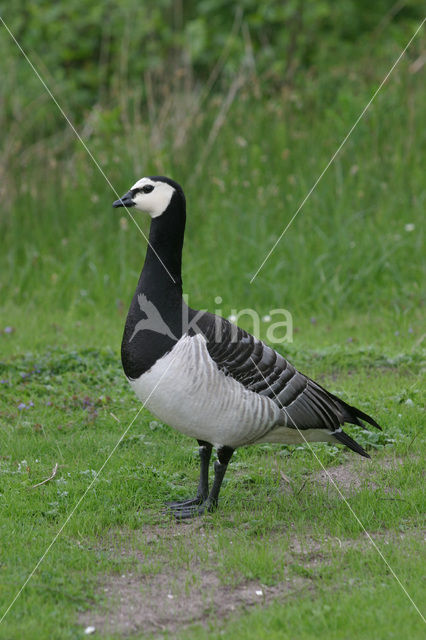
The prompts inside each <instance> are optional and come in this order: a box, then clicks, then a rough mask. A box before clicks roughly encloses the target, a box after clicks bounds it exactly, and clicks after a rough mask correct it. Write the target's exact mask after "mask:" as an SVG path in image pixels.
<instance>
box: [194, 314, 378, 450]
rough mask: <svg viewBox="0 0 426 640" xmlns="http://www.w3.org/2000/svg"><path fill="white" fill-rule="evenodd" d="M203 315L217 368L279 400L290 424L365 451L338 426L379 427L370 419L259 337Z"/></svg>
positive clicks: (208, 341) (204, 329)
mask: <svg viewBox="0 0 426 640" xmlns="http://www.w3.org/2000/svg"><path fill="white" fill-rule="evenodd" d="M205 315H206V318H205V320H204V322H203V325H204V326H203V334H204V336H205V338H206V340H207V349H208V351H209V354H210V357H211V358H212V359H213V360H214V362H215V363H216V365H217V366H218V368H219V369H220V370H222V371H223V372H224V373H225V374H226V375H230V376H232V378H234V379H235V380H237V381H238V382H240V383H241V384H242V385H244V387H246V388H247V389H249V390H250V391H254V392H255V393H258V394H260V395H264V396H267V397H269V398H270V399H271V400H273V401H274V402H275V403H276V404H278V406H279V407H280V408H281V409H282V411H283V412H284V414H285V415H286V418H287V426H288V427H293V428H295V429H301V430H303V429H316V428H317V429H329V430H330V432H332V433H333V435H335V437H336V438H337V439H338V440H340V441H341V442H343V444H346V445H347V446H349V447H350V448H352V449H354V450H355V451H357V452H358V453H361V454H362V455H367V454H365V451H364V450H363V449H362V447H360V445H358V444H357V443H356V442H355V441H354V440H352V438H350V437H349V436H348V435H347V434H345V433H344V432H343V431H341V426H342V425H343V424H344V423H345V422H349V423H352V424H356V425H360V426H362V427H363V426H364V425H363V423H362V422H361V420H366V421H367V422H369V423H370V424H372V425H374V426H376V427H377V428H379V429H380V427H379V425H378V424H377V423H376V422H375V420H373V418H371V417H370V416H369V415H367V414H365V413H364V412H362V411H360V410H359V409H357V408H355V407H352V406H350V405H348V404H347V403H345V402H344V401H343V400H341V399H340V398H338V397H337V396H335V395H333V394H332V393H330V392H328V391H326V389H324V388H323V387H321V385H319V384H317V383H316V382H314V381H313V380H311V379H310V378H309V377H307V376H305V375H304V374H303V373H301V372H300V371H298V370H297V369H296V368H295V367H293V365H292V364H291V363H290V362H288V360H286V359H285V358H284V357H283V356H282V355H280V354H279V353H278V352H277V351H275V350H274V349H272V348H271V347H269V346H268V345H266V344H265V343H263V342H262V341H261V340H258V339H256V338H255V337H254V336H252V335H251V334H249V333H247V332H246V331H244V330H243V329H240V328H239V327H236V326H235V325H233V324H231V323H230V322H228V321H227V320H225V319H224V318H219V317H218V316H214V315H213V314H205Z"/></svg>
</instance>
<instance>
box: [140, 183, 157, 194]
mask: <svg viewBox="0 0 426 640" xmlns="http://www.w3.org/2000/svg"><path fill="white" fill-rule="evenodd" d="M153 190H154V187H153V186H152V184H146V185H145V186H144V187H142V189H141V191H143V192H144V193H151V191H153Z"/></svg>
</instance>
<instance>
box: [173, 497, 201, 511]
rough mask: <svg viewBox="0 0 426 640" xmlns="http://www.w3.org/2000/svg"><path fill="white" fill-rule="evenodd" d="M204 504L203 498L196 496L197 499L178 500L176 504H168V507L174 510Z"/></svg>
mask: <svg viewBox="0 0 426 640" xmlns="http://www.w3.org/2000/svg"><path fill="white" fill-rule="evenodd" d="M202 503H203V498H202V497H200V496H195V498H186V499H185V500H176V501H174V502H166V507H168V508H169V509H172V510H173V511H174V510H175V509H181V508H183V507H191V506H193V505H199V504H202Z"/></svg>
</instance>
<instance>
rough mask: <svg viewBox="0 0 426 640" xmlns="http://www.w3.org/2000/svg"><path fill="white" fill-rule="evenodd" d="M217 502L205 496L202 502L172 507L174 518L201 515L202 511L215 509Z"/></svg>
mask: <svg viewBox="0 0 426 640" xmlns="http://www.w3.org/2000/svg"><path fill="white" fill-rule="evenodd" d="M216 507H217V502H212V501H211V500H209V498H207V500H205V501H204V502H203V503H202V504H192V505H186V506H182V507H180V508H177V509H173V515H174V517H175V518H176V520H188V519H189V518H196V517H197V516H202V515H203V514H204V513H212V512H213V511H215V510H216Z"/></svg>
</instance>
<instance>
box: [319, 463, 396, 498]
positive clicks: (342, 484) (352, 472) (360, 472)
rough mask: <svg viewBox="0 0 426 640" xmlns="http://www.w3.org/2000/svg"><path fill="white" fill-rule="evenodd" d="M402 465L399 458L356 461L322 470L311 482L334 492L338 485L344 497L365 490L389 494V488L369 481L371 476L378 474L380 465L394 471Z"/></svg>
mask: <svg viewBox="0 0 426 640" xmlns="http://www.w3.org/2000/svg"><path fill="white" fill-rule="evenodd" d="M402 463H403V460H401V459H399V458H388V459H384V460H380V463H377V462H375V461H374V460H372V459H370V460H369V459H365V458H363V459H359V460H358V459H354V460H351V461H350V462H347V463H346V464H342V465H339V466H336V467H329V468H328V469H327V470H326V471H325V470H324V469H321V471H318V472H317V473H314V474H311V475H310V476H309V481H310V482H313V483H314V484H317V485H319V486H320V487H322V488H326V489H329V488H330V489H331V490H333V491H337V489H336V487H335V485H337V486H338V487H339V489H340V491H341V492H342V493H343V495H344V496H346V495H348V494H351V493H357V492H358V491H361V489H363V488H368V489H370V490H371V491H376V490H377V489H382V490H384V491H385V492H387V491H389V490H390V489H389V488H387V487H381V486H379V485H378V484H377V483H376V482H373V481H372V480H369V475H370V474H373V473H376V471H377V470H378V468H379V467H378V465H379V464H380V468H382V469H383V468H385V469H393V468H397V467H398V466H399V465H401V464H402Z"/></svg>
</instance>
